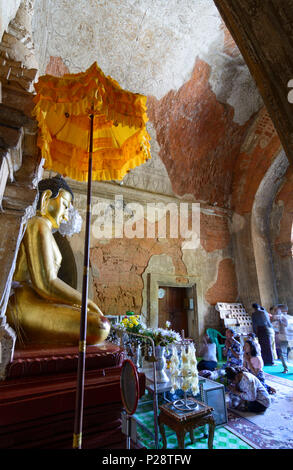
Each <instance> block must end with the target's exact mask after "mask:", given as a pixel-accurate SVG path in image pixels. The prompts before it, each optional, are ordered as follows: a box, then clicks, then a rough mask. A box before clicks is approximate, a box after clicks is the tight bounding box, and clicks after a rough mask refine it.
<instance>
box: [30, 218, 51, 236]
mask: <svg viewBox="0 0 293 470" xmlns="http://www.w3.org/2000/svg"><path fill="white" fill-rule="evenodd" d="M26 231H27V232H32V231H42V232H43V231H45V232H47V231H49V232H51V230H50V228H49V226H48V222H47V221H46V220H45V218H44V217H40V216H39V215H35V216H34V217H32V218H31V219H29V221H28V223H27V228H26Z"/></svg>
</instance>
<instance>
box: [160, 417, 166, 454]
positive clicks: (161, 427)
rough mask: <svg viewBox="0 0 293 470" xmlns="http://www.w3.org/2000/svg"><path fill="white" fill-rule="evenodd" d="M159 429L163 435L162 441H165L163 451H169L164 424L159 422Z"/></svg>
mask: <svg viewBox="0 0 293 470" xmlns="http://www.w3.org/2000/svg"><path fill="white" fill-rule="evenodd" d="M159 428H160V433H161V435H162V439H163V449H167V439H166V434H165V426H164V423H161V422H160V421H159Z"/></svg>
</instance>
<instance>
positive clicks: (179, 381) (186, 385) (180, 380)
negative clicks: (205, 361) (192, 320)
mask: <svg viewBox="0 0 293 470" xmlns="http://www.w3.org/2000/svg"><path fill="white" fill-rule="evenodd" d="M170 373H171V384H172V389H171V393H175V391H176V390H178V389H182V390H183V391H184V392H187V391H188V390H190V391H191V392H192V394H193V395H197V393H198V392H199V386H198V370H197V360H196V353H195V347H194V344H193V343H191V344H188V345H187V346H185V345H183V346H181V360H180V359H179V356H178V350H177V348H176V347H175V346H173V347H172V356H171V360H170Z"/></svg>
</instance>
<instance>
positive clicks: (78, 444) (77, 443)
mask: <svg viewBox="0 0 293 470" xmlns="http://www.w3.org/2000/svg"><path fill="white" fill-rule="evenodd" d="M93 131H94V115H93V114H91V115H90V145H89V161H88V184H87V212H86V227H85V242H84V265H83V283H82V301H81V315H80V337H79V346H78V366H77V386H76V401H75V416H74V434H73V444H72V447H73V449H81V448H82V422H83V402H84V376H85V357H86V330H87V328H86V327H87V302H88V273H89V254H90V226H91V191H92V166H93Z"/></svg>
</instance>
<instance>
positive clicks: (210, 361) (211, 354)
mask: <svg viewBox="0 0 293 470" xmlns="http://www.w3.org/2000/svg"><path fill="white" fill-rule="evenodd" d="M200 353H201V356H202V360H201V361H199V363H198V364H197V369H198V370H199V371H202V370H210V371H213V370H215V369H216V367H217V365H218V359H217V347H216V344H215V343H213V342H212V340H211V338H210V337H209V335H207V334H205V335H204V336H203V342H202V347H201V351H200Z"/></svg>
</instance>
